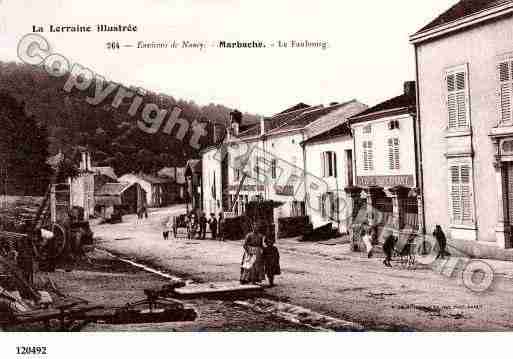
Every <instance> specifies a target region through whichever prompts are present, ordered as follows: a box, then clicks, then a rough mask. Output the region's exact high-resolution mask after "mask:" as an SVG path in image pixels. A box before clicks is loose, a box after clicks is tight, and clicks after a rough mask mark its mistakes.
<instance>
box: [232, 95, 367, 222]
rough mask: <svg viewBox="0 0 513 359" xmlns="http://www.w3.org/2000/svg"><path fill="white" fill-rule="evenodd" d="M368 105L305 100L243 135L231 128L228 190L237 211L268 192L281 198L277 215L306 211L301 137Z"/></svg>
mask: <svg viewBox="0 0 513 359" xmlns="http://www.w3.org/2000/svg"><path fill="white" fill-rule="evenodd" d="M365 108H367V107H366V106H365V105H364V104H361V103H360V102H358V101H356V100H352V101H348V102H346V103H342V104H338V103H337V104H334V103H333V104H330V105H329V106H308V105H306V104H303V103H300V104H298V105H295V106H293V107H291V108H289V109H287V110H285V111H283V112H281V113H278V114H276V115H274V116H272V117H270V118H267V119H262V120H261V122H260V123H259V124H257V125H255V126H253V127H252V128H250V129H248V130H246V131H244V132H242V133H240V134H239V135H233V134H232V135H231V136H230V137H229V138H228V141H227V142H226V144H225V145H226V149H227V158H228V163H229V166H228V167H229V171H228V172H229V176H228V177H229V181H228V182H229V186H228V192H229V195H230V202H231V203H232V204H234V206H233V208H234V211H235V212H236V214H238V213H242V212H243V211H244V207H245V204H246V203H248V201H251V200H254V199H257V198H263V199H266V200H273V201H276V202H279V203H281V206H279V207H278V208H276V209H275V213H274V215H275V220H276V219H277V218H282V217H296V216H304V215H306V214H307V213H308V209H307V207H308V206H309V203H307V196H306V193H307V192H308V191H309V189H307V188H306V187H305V182H306V181H307V180H306V179H305V177H307V176H305V161H306V155H305V151H304V148H303V146H302V143H303V142H304V141H305V140H307V139H308V138H310V137H313V136H315V135H317V134H319V133H322V132H325V131H326V130H329V129H331V128H334V127H337V126H338V125H339V124H340V123H343V122H345V120H346V119H347V118H348V117H349V116H351V115H354V114H356V113H358V112H361V111H362V110H364V109H365ZM312 164H313V162H312ZM244 174H246V176H245V177H244ZM243 177H244V182H243V183H242V186H240V184H241V182H242V178H243ZM319 181H321V180H319ZM310 182H312V181H310ZM323 188H324V187H323ZM326 188H327V187H326ZM326 191H327V190H326ZM326 191H325V192H326Z"/></svg>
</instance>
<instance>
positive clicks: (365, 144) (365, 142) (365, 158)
mask: <svg viewBox="0 0 513 359" xmlns="http://www.w3.org/2000/svg"><path fill="white" fill-rule="evenodd" d="M362 153H363V170H364V171H367V170H368V168H367V141H363V151H362Z"/></svg>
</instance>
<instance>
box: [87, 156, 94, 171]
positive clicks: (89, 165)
mask: <svg viewBox="0 0 513 359" xmlns="http://www.w3.org/2000/svg"><path fill="white" fill-rule="evenodd" d="M86 157H87V168H86V170H87V171H92V168H93V167H92V166H91V153H90V152H86Z"/></svg>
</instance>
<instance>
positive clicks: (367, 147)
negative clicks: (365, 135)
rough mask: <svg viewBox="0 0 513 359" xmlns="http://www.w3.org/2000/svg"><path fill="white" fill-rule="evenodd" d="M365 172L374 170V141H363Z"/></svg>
mask: <svg viewBox="0 0 513 359" xmlns="http://www.w3.org/2000/svg"><path fill="white" fill-rule="evenodd" d="M362 152H363V170H364V171H372V170H374V159H373V150H372V141H363V151H362Z"/></svg>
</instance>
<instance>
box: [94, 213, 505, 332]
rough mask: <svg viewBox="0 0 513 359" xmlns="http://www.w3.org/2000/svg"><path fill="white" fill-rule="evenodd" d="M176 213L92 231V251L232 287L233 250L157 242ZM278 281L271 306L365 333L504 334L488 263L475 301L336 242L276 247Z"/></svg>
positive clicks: (420, 273)
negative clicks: (487, 285) (304, 311)
mask: <svg viewBox="0 0 513 359" xmlns="http://www.w3.org/2000/svg"><path fill="white" fill-rule="evenodd" d="M178 212H183V208H181V207H174V208H168V209H160V210H158V211H155V212H151V213H150V218H149V219H148V220H143V221H137V219H135V218H134V217H125V219H124V223H120V224H116V225H99V226H95V227H94V228H93V230H94V232H95V235H96V236H97V237H98V238H99V239H98V242H97V244H98V247H100V248H103V249H105V250H108V251H110V252H112V253H117V254H119V255H122V256H124V257H128V258H132V259H134V260H137V261H139V262H143V263H146V264H148V265H151V266H152V267H155V268H160V269H162V270H164V271H167V272H169V273H173V274H175V275H177V276H180V277H183V278H187V279H191V280H194V281H198V282H205V281H223V280H236V279H237V278H238V273H239V263H240V256H241V251H242V250H241V243H240V242H218V241H212V240H208V239H207V240H204V241H201V240H186V239H177V240H169V241H163V240H162V234H161V232H162V223H163V222H164V221H165V219H166V218H167V217H168V216H169V215H172V214H173V213H178ZM277 246H278V248H279V249H280V252H281V261H282V272H283V273H282V276H280V277H279V278H278V280H277V284H278V286H277V287H275V288H272V289H266V293H267V294H268V295H269V296H271V297H272V298H274V299H275V300H277V301H281V302H287V303H293V304H297V305H300V306H303V307H306V308H310V309H312V310H315V311H317V312H320V313H323V314H327V315H330V316H333V317H336V318H341V319H344V320H347V321H351V322H356V323H360V324H362V325H363V326H364V327H365V328H366V329H368V330H424V331H448V330H451V331H452V330H456V331H460V330H466V331H467V330H470V331H472V330H496V331H502V330H511V329H512V328H513V301H512V300H511V298H512V296H513V286H512V285H511V284H512V283H511V279H509V278H512V277H513V265H512V263H505V262H494V263H492V265H493V266H494V268H495V271H496V274H497V275H496V278H495V282H494V285H493V286H492V288H491V289H490V290H488V291H486V292H484V293H481V294H480V293H475V292H472V291H470V290H468V289H467V288H466V287H465V286H463V285H462V283H461V280H458V279H457V278H448V277H446V276H443V275H440V274H439V273H436V272H435V271H433V270H431V269H430V268H429V267H420V268H417V269H416V270H409V269H406V268H402V267H400V266H398V265H394V267H393V268H391V269H387V268H385V267H384V266H383V264H382V263H381V259H379V258H375V259H370V260H369V259H367V258H363V257H362V256H361V255H359V254H355V253H351V252H350V250H349V246H348V245H344V244H340V243H337V242H336V241H330V242H324V243H300V242H298V241H296V240H290V239H288V240H279V241H278V244H277Z"/></svg>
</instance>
